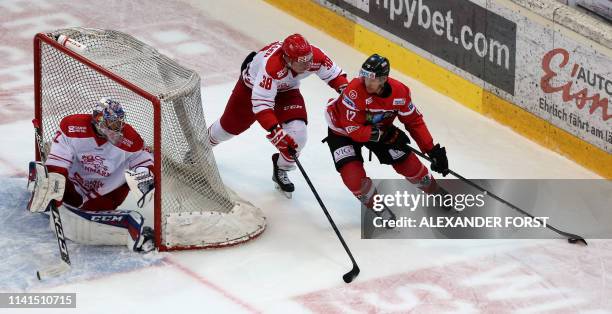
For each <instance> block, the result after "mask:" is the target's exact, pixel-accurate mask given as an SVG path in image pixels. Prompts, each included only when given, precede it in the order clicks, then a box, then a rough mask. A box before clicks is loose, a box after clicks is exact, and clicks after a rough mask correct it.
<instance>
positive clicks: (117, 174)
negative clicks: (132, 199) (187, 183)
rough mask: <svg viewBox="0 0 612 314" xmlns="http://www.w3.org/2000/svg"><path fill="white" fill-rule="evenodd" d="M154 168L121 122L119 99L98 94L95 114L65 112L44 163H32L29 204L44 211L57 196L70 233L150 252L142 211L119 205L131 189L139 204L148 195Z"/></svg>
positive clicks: (140, 142)
mask: <svg viewBox="0 0 612 314" xmlns="http://www.w3.org/2000/svg"><path fill="white" fill-rule="evenodd" d="M152 170H153V156H152V154H151V153H150V152H148V151H147V150H146V148H145V146H144V141H143V140H142V138H141V137H140V135H139V134H138V133H137V132H136V130H135V129H134V128H133V127H132V126H130V125H129V124H127V123H125V112H124V111H123V108H122V106H121V104H120V103H119V102H117V101H114V100H112V99H108V98H102V99H101V100H100V102H99V103H98V104H96V105H95V107H94V110H93V114H74V115H70V116H67V117H65V118H63V119H62V121H61V122H60V125H59V130H58V131H57V132H56V134H55V135H54V136H53V140H52V143H51V149H50V151H49V154H48V157H47V160H46V162H45V164H44V165H43V164H42V163H31V164H30V183H31V182H35V184H34V185H33V186H34V188H33V189H32V198H31V200H30V203H29V204H28V209H29V210H30V211H31V212H44V211H47V210H48V205H49V203H50V202H55V203H54V204H55V205H56V206H57V207H58V210H59V212H60V214H61V217H62V222H63V228H64V234H65V236H66V237H67V238H68V239H71V240H72V241H74V242H77V243H84V244H94V245H127V246H128V248H130V249H132V250H134V251H138V252H148V251H151V250H153V249H154V242H153V230H152V229H151V228H150V227H145V226H144V217H143V216H142V214H141V213H140V212H138V211H130V210H117V208H118V207H119V206H120V205H121V204H122V203H123V201H124V200H125V199H126V197H127V195H128V193H129V192H130V190H132V192H133V193H136V194H137V195H138V196H139V199H140V200H139V201H138V206H139V207H141V208H142V207H143V205H144V203H145V201H146V200H147V199H148V200H150V199H151V197H152V196H153V193H150V192H151V191H152V190H153V188H154V184H153V179H154V178H153V173H152ZM147 196H148V198H147ZM52 229H53V228H52Z"/></svg>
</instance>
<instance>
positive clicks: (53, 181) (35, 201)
mask: <svg viewBox="0 0 612 314" xmlns="http://www.w3.org/2000/svg"><path fill="white" fill-rule="evenodd" d="M65 187H66V178H65V177H64V176H63V175H61V174H59V173H54V172H47V168H46V167H45V165H43V164H42V163H41V162H39V161H32V162H30V169H29V176H28V190H29V191H30V192H32V196H31V198H30V202H29V203H28V210H29V211H31V212H44V211H45V210H46V209H47V206H48V205H49V202H51V201H52V200H56V201H61V200H62V198H63V197H64V190H65Z"/></svg>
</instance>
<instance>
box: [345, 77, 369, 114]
mask: <svg viewBox="0 0 612 314" xmlns="http://www.w3.org/2000/svg"><path fill="white" fill-rule="evenodd" d="M366 94H367V93H366V92H365V89H364V86H363V82H362V81H361V79H360V78H354V79H352V80H351V82H350V83H349V84H348V86H347V87H346V88H345V89H344V91H343V92H342V96H341V97H342V100H341V101H342V104H343V105H344V106H346V107H347V108H348V109H350V110H356V111H358V110H363V109H365V108H363V104H364V101H363V99H365V96H366Z"/></svg>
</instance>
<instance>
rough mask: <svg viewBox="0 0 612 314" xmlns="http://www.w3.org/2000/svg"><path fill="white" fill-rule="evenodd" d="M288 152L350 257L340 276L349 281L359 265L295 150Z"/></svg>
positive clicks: (357, 272)
mask: <svg viewBox="0 0 612 314" xmlns="http://www.w3.org/2000/svg"><path fill="white" fill-rule="evenodd" d="M289 153H290V154H291V157H293V159H294V160H295V163H296V164H297V166H298V168H300V172H301V173H302V175H303V176H304V179H305V180H306V183H308V186H309V187H310V190H312V194H314V196H315V198H316V199H317V201H318V202H319V205H321V209H323V213H325V216H326V217H327V220H329V224H330V225H331V226H332V228H333V229H334V232H335V233H336V235H337V236H338V239H339V240H340V243H342V246H343V247H344V250H345V251H346V254H348V256H349V258H350V259H351V262H352V263H353V268H352V269H351V270H350V271H349V272H348V273H346V274H344V276H342V279H344V282H346V283H351V282H352V281H353V280H354V279H355V278H356V277H357V276H358V275H359V271H360V270H359V266H358V265H357V262H356V261H355V258H354V257H353V254H351V250H349V248H348V246H347V245H346V242H344V238H342V234H340V230H338V227H336V224H335V223H334V220H333V219H332V218H331V216H330V215H329V212H328V211H327V208H325V204H323V201H322V200H321V198H320V197H319V193H317V190H315V188H314V186H313V185H312V182H310V178H308V175H307V174H306V170H304V167H302V164H301V163H300V161H299V159H298V158H297V156H296V154H295V151H290V152H289Z"/></svg>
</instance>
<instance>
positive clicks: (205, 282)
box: [164, 257, 261, 313]
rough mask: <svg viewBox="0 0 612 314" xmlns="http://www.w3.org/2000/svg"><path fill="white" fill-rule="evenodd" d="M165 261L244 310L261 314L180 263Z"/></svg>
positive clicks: (171, 260) (165, 259)
mask: <svg viewBox="0 0 612 314" xmlns="http://www.w3.org/2000/svg"><path fill="white" fill-rule="evenodd" d="M164 261H166V262H167V263H168V264H170V265H172V266H174V267H175V268H176V269H178V270H180V271H182V272H183V273H185V274H186V275H188V276H189V277H191V278H193V279H195V280H197V281H198V282H199V283H201V284H203V285H205V286H207V287H208V288H210V289H212V290H215V291H216V292H218V293H220V294H221V295H223V296H224V297H226V298H227V299H229V300H231V301H232V302H234V303H236V304H238V305H240V306H242V307H243V308H245V309H246V310H248V311H249V312H251V313H261V312H260V311H258V310H257V309H255V308H254V307H253V306H251V305H249V304H248V303H246V302H244V301H242V300H240V299H239V298H237V297H236V296H234V295H232V294H231V293H229V292H228V291H226V290H224V289H223V288H221V287H219V286H217V285H215V284H214V283H212V282H210V281H208V280H207V279H206V278H204V277H203V276H202V275H200V274H198V273H196V272H194V271H193V270H191V269H189V268H187V267H185V266H183V265H181V264H180V263H178V262H177V261H174V260H173V259H171V258H169V257H166V258H164Z"/></svg>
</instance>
